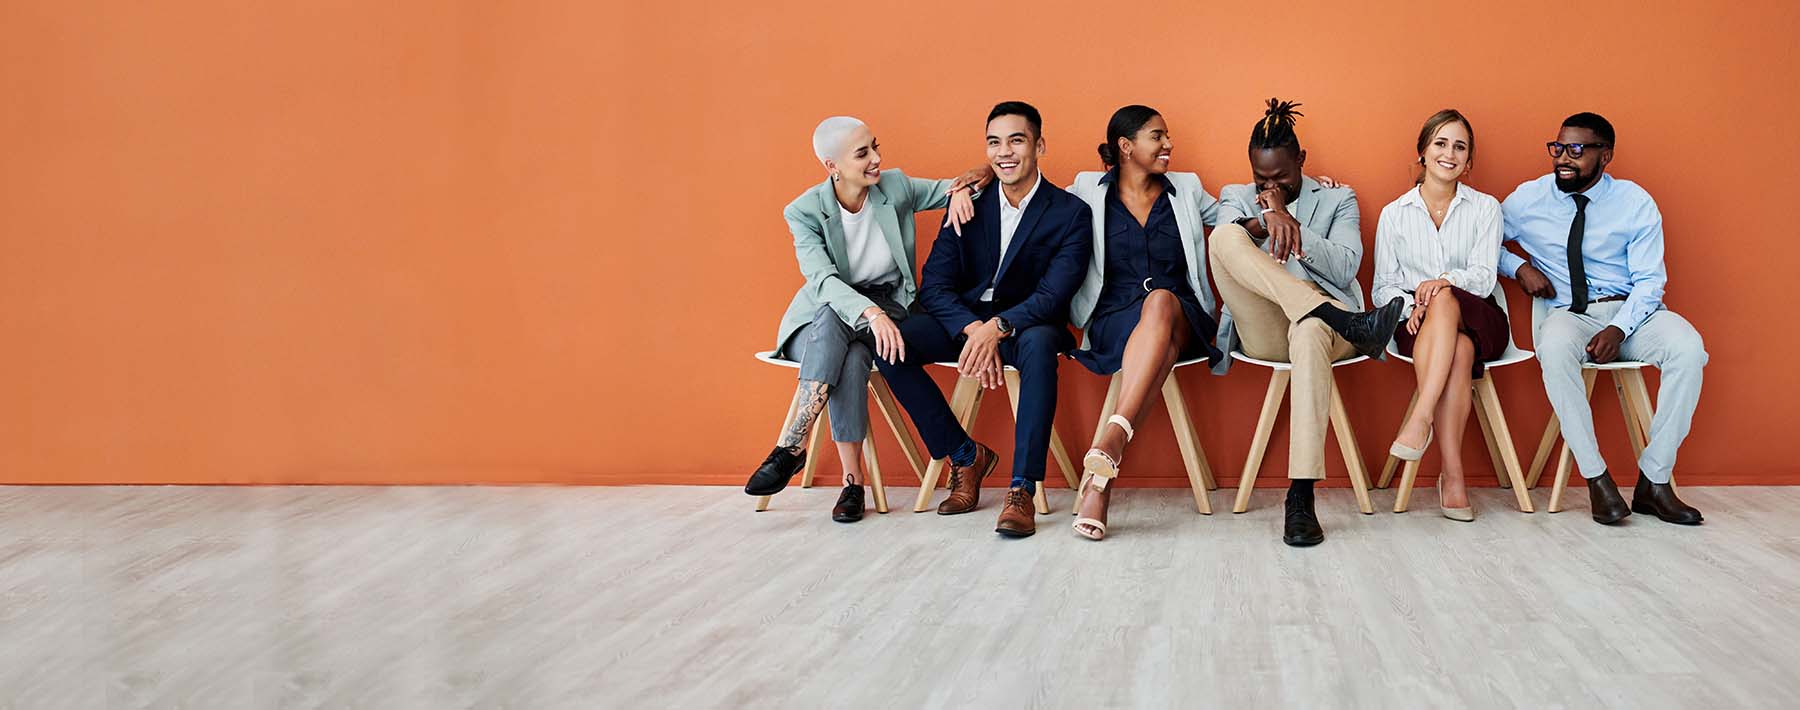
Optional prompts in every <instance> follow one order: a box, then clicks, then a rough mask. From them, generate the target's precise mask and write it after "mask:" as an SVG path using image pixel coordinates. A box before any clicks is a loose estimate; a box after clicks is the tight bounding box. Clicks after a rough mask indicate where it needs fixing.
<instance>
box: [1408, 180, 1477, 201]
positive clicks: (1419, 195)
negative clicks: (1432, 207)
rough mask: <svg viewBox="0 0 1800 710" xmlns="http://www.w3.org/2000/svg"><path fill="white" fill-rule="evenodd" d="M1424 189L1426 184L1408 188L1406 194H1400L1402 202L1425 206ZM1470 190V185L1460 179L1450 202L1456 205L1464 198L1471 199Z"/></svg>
mask: <svg viewBox="0 0 1800 710" xmlns="http://www.w3.org/2000/svg"><path fill="white" fill-rule="evenodd" d="M1424 189H1425V186H1424V185H1414V186H1413V189H1411V190H1407V191H1406V194H1404V195H1401V196H1400V204H1403V205H1418V206H1419V207H1421V208H1424V207H1425V193H1424ZM1468 190H1469V186H1467V185H1464V184H1462V181H1461V180H1458V181H1457V182H1456V195H1455V196H1454V197H1451V198H1450V204H1451V205H1455V204H1456V203H1458V202H1462V201H1463V200H1467V199H1469V192H1468Z"/></svg>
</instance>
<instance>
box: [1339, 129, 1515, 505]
mask: <svg viewBox="0 0 1800 710" xmlns="http://www.w3.org/2000/svg"><path fill="white" fill-rule="evenodd" d="M1418 154H1419V165H1420V166H1421V168H1422V171H1421V174H1420V176H1419V180H1418V184H1417V185H1416V186H1414V187H1413V189H1411V190H1408V191H1407V192H1406V194H1404V195H1401V196H1400V198H1399V199H1397V200H1394V201H1393V202H1392V203H1389V204H1388V206H1386V207H1384V208H1382V210H1381V221H1380V222H1379V223H1378V224H1377V226H1376V228H1375V282H1374V284H1373V291H1374V293H1373V296H1374V302H1376V303H1381V302H1384V301H1386V300H1388V299H1390V298H1393V297H1395V296H1398V297H1401V298H1403V299H1405V301H1406V302H1407V304H1408V306H1410V307H1411V309H1412V311H1411V314H1410V315H1409V316H1408V318H1407V320H1406V325H1405V327H1402V328H1400V329H1399V331H1398V332H1396V333H1395V334H1394V347H1395V349H1396V350H1398V351H1399V352H1400V354H1402V355H1406V356H1409V357H1412V358H1413V373H1414V375H1415V376H1416V377H1417V379H1418V388H1419V389H1418V403H1417V404H1416V405H1414V407H1413V410H1412V414H1411V415H1410V416H1408V417H1407V419H1406V421H1405V422H1404V423H1403V424H1402V425H1401V427H1400V433H1399V435H1398V436H1396V437H1395V439H1394V444H1393V446H1392V447H1391V448H1390V449H1389V452H1390V453H1392V454H1393V455H1394V456H1395V457H1398V458H1400V459H1402V460H1406V461H1417V460H1419V459H1420V458H1421V457H1423V456H1424V454H1425V448H1426V447H1427V446H1429V445H1430V444H1431V442H1432V441H1433V440H1436V441H1438V442H1439V446H1440V447H1441V448H1442V453H1443V466H1444V470H1443V473H1442V474H1441V475H1440V476H1439V477H1438V491H1439V496H1440V505H1441V507H1442V508H1443V512H1444V516H1445V517H1447V518H1450V519H1452V520H1462V521H1470V520H1474V519H1475V513H1474V510H1472V509H1471V508H1470V507H1469V502H1468V492H1467V490H1466V489H1465V487H1464V484H1463V466H1462V438H1463V437H1462V435H1463V427H1464V426H1465V425H1467V423H1468V418H1469V407H1470V396H1471V390H1470V387H1469V384H1470V381H1471V380H1473V379H1476V378H1479V377H1480V376H1481V374H1482V368H1483V363H1485V362H1486V361H1488V360H1492V359H1495V358H1497V357H1499V355H1500V354H1501V353H1502V352H1504V351H1505V350H1506V345H1507V343H1508V342H1510V340H1511V338H1510V337H1508V336H1509V331H1508V325H1507V320H1506V312H1505V311H1503V310H1501V306H1500V305H1499V303H1498V302H1497V301H1496V300H1495V299H1496V298H1501V297H1504V296H1503V295H1502V294H1501V293H1500V292H1499V289H1498V288H1497V287H1496V285H1495V280H1494V269H1495V266H1496V265H1497V263H1498V262H1499V259H1500V237H1501V216H1500V202H1499V201H1498V200H1496V199H1494V198H1493V197H1491V196H1489V195H1486V194H1483V193H1481V192H1479V191H1477V190H1475V189H1474V188H1472V187H1469V186H1468V185H1464V184H1462V182H1460V180H1461V178H1462V177H1463V176H1464V175H1466V174H1467V173H1468V170H1469V166H1470V165H1471V164H1472V163H1473V162H1474V160H1475V129H1474V128H1473V127H1472V126H1471V125H1470V124H1469V120H1468V119H1467V118H1464V117H1463V115H1462V114H1461V113H1459V112H1457V111H1455V110H1453V109H1445V110H1443V111H1439V112H1437V113H1436V114H1433V115H1432V116H1431V118H1430V119H1428V120H1426V121H1425V126H1424V128H1423V129H1421V130H1420V131H1419V143H1418ZM1434 428H1442V429H1443V430H1444V435H1443V436H1441V437H1437V436H1434Z"/></svg>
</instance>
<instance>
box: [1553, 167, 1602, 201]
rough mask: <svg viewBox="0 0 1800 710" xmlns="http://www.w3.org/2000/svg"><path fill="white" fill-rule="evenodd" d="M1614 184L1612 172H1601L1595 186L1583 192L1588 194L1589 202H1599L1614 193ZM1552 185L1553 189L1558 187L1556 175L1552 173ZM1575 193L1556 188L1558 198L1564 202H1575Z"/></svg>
mask: <svg viewBox="0 0 1800 710" xmlns="http://www.w3.org/2000/svg"><path fill="white" fill-rule="evenodd" d="M1612 186H1613V176H1612V173H1600V181H1599V182H1596V183H1594V186H1593V187H1590V188H1588V189H1587V192H1583V193H1581V194H1583V195H1587V198H1588V201H1589V202H1598V201H1600V200H1604V199H1606V196H1607V195H1608V194H1611V193H1612ZM1550 187H1551V188H1553V189H1554V188H1555V187H1556V175H1555V174H1551V176H1550ZM1574 195H1575V193H1573V192H1563V191H1562V190H1556V199H1559V200H1562V201H1564V202H1574V201H1575V198H1574Z"/></svg>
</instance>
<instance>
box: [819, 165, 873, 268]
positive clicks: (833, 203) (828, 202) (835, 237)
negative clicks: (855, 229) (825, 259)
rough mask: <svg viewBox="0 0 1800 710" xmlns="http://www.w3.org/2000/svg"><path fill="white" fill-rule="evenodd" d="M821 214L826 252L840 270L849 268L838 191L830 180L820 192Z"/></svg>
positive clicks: (848, 256)
mask: <svg viewBox="0 0 1800 710" xmlns="http://www.w3.org/2000/svg"><path fill="white" fill-rule="evenodd" d="M865 207H866V205H865ZM819 214H820V216H821V217H822V219H820V220H819V222H820V223H821V224H823V225H825V251H826V252H827V253H829V254H830V255H831V263H833V264H836V265H837V267H838V268H839V269H844V268H848V267H849V265H850V255H849V253H848V252H847V251H845V249H844V223H843V220H842V219H841V217H840V215H841V212H840V211H839V207H838V201H837V190H836V189H834V188H833V187H832V186H831V180H830V179H829V178H828V179H826V180H825V186H824V188H823V189H821V190H820V192H819Z"/></svg>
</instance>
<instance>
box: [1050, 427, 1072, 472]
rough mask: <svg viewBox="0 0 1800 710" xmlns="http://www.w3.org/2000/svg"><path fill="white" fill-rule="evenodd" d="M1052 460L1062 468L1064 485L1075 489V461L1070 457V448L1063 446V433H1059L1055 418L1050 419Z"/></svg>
mask: <svg viewBox="0 0 1800 710" xmlns="http://www.w3.org/2000/svg"><path fill="white" fill-rule="evenodd" d="M1050 460H1051V461H1055V462H1056V467H1057V468H1060V469H1062V475H1063V485H1065V486H1068V487H1069V490H1075V485H1076V481H1075V471H1076V468H1075V462H1074V461H1071V460H1070V459H1069V450H1068V448H1066V447H1064V446H1063V442H1062V434H1059V433H1057V431H1056V421H1055V420H1054V419H1052V420H1051V421H1050Z"/></svg>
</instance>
